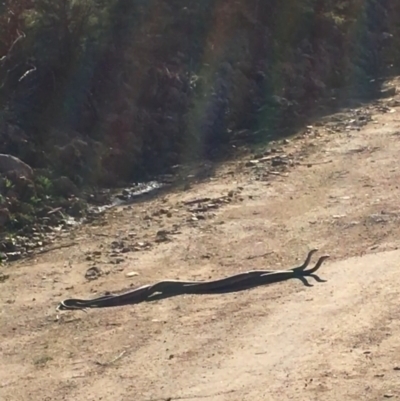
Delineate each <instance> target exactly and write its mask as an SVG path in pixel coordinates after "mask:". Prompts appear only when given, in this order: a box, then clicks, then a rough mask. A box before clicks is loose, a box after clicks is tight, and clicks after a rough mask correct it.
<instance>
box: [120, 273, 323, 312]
mask: <svg viewBox="0 0 400 401" xmlns="http://www.w3.org/2000/svg"><path fill="white" fill-rule="evenodd" d="M288 276H289V275H288V274H286V273H282V276H280V275H279V276H278V275H274V276H269V275H265V276H262V277H255V278H249V279H248V280H245V281H242V282H240V283H237V284H230V285H229V286H227V287H222V288H218V289H215V290H196V289H194V290H190V289H189V288H186V289H185V290H182V291H179V292H176V291H175V292H174V293H173V294H168V293H159V294H154V295H151V296H149V297H148V298H146V299H145V300H144V301H138V302H135V301H134V302H132V303H130V302H128V303H127V304H126V305H132V304H136V303H141V302H154V301H160V300H162V299H167V298H172V297H175V296H179V295H185V294H187V295H212V294H215V295H217V294H230V293H235V292H242V291H249V290H251V289H253V288H257V287H262V286H265V285H268V284H277V283H280V282H283V281H287V280H290V279H298V280H300V281H301V282H302V283H303V285H304V286H305V287H313V285H312V284H310V283H309V282H308V281H307V279H306V278H305V276H303V275H297V274H293V275H290V277H288ZM307 277H311V278H313V279H314V280H315V281H317V282H318V283H325V282H326V281H327V280H323V279H322V278H320V277H319V276H318V275H317V274H309V275H307Z"/></svg>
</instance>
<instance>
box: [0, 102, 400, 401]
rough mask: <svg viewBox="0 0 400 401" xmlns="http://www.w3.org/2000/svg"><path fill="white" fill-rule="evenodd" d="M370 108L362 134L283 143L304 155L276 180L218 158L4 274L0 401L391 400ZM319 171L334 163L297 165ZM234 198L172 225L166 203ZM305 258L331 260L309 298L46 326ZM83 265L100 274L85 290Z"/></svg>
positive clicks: (384, 206)
mask: <svg viewBox="0 0 400 401" xmlns="http://www.w3.org/2000/svg"><path fill="white" fill-rule="evenodd" d="M385 102H386V103H387V102H389V100H385V101H384V102H383V104H385ZM392 105H393V103H392ZM368 107H369V108H370V110H371V112H372V115H373V121H371V122H370V123H368V125H366V126H365V127H363V128H361V130H360V131H355V130H343V132H341V133H335V134H332V133H329V132H328V131H326V130H325V128H324V126H320V127H319V128H318V131H319V133H320V135H317V136H314V137H312V138H301V139H299V140H293V141H291V142H290V143H289V144H287V145H285V147H286V152H287V153H290V152H292V153H294V154H295V153H296V152H300V150H301V149H303V150H304V149H306V152H305V153H304V152H303V153H304V154H305V156H304V159H303V162H302V164H301V165H299V166H297V167H295V168H293V169H292V170H291V171H290V172H289V175H288V176H287V177H286V176H277V177H276V178H274V179H273V180H272V181H270V182H262V181H254V180H252V175H251V173H250V172H249V170H248V169H247V170H246V169H243V168H241V167H240V166H241V165H243V164H244V163H243V162H240V161H238V162H235V163H231V164H228V165H225V166H222V167H221V168H220V170H219V171H218V173H217V175H216V179H215V180H210V181H208V182H205V183H203V184H201V185H199V186H196V187H194V188H193V189H191V190H190V191H187V192H184V193H174V194H169V195H167V196H166V197H165V198H164V199H162V200H160V199H159V200H154V201H151V202H148V203H146V204H141V205H135V206H132V207H124V208H121V209H116V210H114V211H111V212H110V213H109V214H108V215H107V217H106V219H105V221H104V223H103V224H102V225H93V226H85V227H82V228H81V229H78V230H76V231H75V232H73V233H71V234H70V235H69V237H68V238H66V239H65V240H64V241H65V242H66V243H68V242H71V241H72V242H74V243H75V245H73V246H71V247H69V248H64V249H60V250H55V251H52V252H49V253H47V254H44V255H41V256H38V257H37V259H35V260H30V261H24V262H21V263H19V264H13V265H12V266H10V267H7V268H6V269H7V273H9V274H10V279H9V280H7V281H5V282H4V283H0V290H1V298H0V303H1V309H0V336H1V343H0V400H1V401H3V400H4V401H11V400H12V401H14V400H15V401H17V400H18V401H23V400H32V401H42V400H55V401H58V400H68V401H69V400H71V401H72V400H74V401H90V400H96V401H97V400H112V401H132V400H135V401H147V400H178V399H184V400H191V399H207V400H216V401H222V400H252V401H256V400H280V401H285V400H353V399H354V400H359V399H363V400H379V399H383V398H385V397H386V398H392V399H399V398H400V384H399V383H400V320H399V317H400V302H399V293H400V275H399V274H398V271H399V270H400V250H397V248H398V246H399V244H400V227H399V224H398V223H399V219H400V203H399V199H400V196H399V188H398V186H399V185H400V180H399V179H400V166H399V162H398V160H399V155H400V135H399V132H400V131H399V130H400V114H399V113H400V108H398V107H394V106H391V107H390V112H387V113H383V112H381V111H379V107H377V105H372V106H368ZM321 160H325V161H328V160H332V162H330V163H325V164H312V165H311V166H310V167H307V166H306V165H305V164H307V163H308V162H310V163H313V162H319V161H321ZM238 188H242V189H240V196H239V197H237V198H235V200H234V201H232V202H231V203H230V204H227V205H226V206H224V207H222V208H220V209H218V210H217V211H216V212H215V216H214V217H213V218H209V219H205V220H201V221H198V222H193V223H187V222H185V221H186V219H187V216H186V214H185V213H186V212H185V210H184V207H183V206H182V203H180V201H182V200H189V199H193V198H196V197H197V198H200V197H204V196H210V197H215V196H220V195H225V194H227V193H228V192H229V191H230V190H237V189H238ZM160 208H170V209H171V210H172V213H171V214H170V217H167V216H166V215H161V216H160V214H157V210H160ZM154 212H156V213H154ZM146 216H153V217H151V218H149V217H146ZM154 216H156V217H154ZM174 225H175V234H174V235H173V236H172V238H173V239H172V241H170V242H163V243H160V244H157V245H155V246H153V248H152V249H150V250H147V251H140V252H131V253H127V254H124V255H125V256H124V261H122V262H121V263H120V264H118V265H115V264H111V262H110V258H109V256H108V254H107V249H109V248H110V246H111V243H112V241H114V240H115V239H116V238H118V239H121V238H126V239H125V241H129V238H134V237H135V235H139V234H140V236H141V238H144V239H145V240H146V238H147V239H149V240H150V239H152V238H154V237H155V233H156V232H157V231H158V230H159V229H160V228H162V229H171V227H174ZM314 247H317V248H319V249H320V254H322V253H329V254H330V255H331V258H330V259H329V261H328V263H326V265H324V266H323V267H322V268H321V270H320V273H319V275H320V277H321V278H323V279H325V280H327V281H326V282H325V283H317V282H314V281H313V280H312V279H310V280H309V281H310V284H313V287H304V286H303V285H302V284H301V282H299V281H290V282H286V283H281V284H276V285H272V286H269V287H259V288H257V289H253V290H250V291H247V292H242V293H237V294H227V295H217V296H182V297H176V298H170V299H167V300H163V301H160V302H154V303H149V304H145V305H136V306H132V307H123V308H114V309H103V310H91V311H89V313H88V314H87V315H85V314H83V313H71V312H68V313H64V314H63V315H62V316H61V318H60V320H58V321H57V320H56V319H55V312H54V307H55V305H56V303H57V302H58V301H60V300H61V299H63V298H66V297H69V296H74V297H90V296H91V294H92V293H93V292H103V291H106V290H118V289H123V288H127V287H129V286H130V285H131V284H132V285H134V286H136V285H142V284H146V283H149V282H153V281H156V280H160V279H163V278H181V279H209V278H211V277H222V276H226V275H230V274H234V273H236V272H239V271H243V270H249V269H262V268H265V269H267V268H282V267H290V266H293V265H295V264H296V263H297V260H298V259H303V257H304V256H305V254H306V252H307V251H308V250H309V249H311V248H314ZM93 252H97V256H96V257H95V258H94V260H93V261H88V260H87V259H88V255H93ZM262 254H265V255H264V256H260V257H256V256H257V255H262ZM93 264H95V265H96V266H99V267H100V268H101V269H102V270H103V271H104V272H105V274H104V275H103V276H102V277H100V278H99V279H98V280H95V281H91V282H88V281H87V280H86V279H85V278H84V274H85V271H86V270H87V268H88V267H90V266H93ZM132 271H135V272H137V273H138V274H139V275H138V276H136V277H130V278H128V277H127V275H126V273H128V272H132ZM397 367H399V370H398V369H397Z"/></svg>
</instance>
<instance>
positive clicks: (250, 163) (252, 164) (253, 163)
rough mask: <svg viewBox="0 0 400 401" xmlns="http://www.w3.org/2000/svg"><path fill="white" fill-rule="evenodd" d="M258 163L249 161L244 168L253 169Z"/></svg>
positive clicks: (257, 161)
mask: <svg viewBox="0 0 400 401" xmlns="http://www.w3.org/2000/svg"><path fill="white" fill-rule="evenodd" d="M258 163H260V161H259V160H249V161H247V162H246V164H245V167H253V166H256V165H257V164H258Z"/></svg>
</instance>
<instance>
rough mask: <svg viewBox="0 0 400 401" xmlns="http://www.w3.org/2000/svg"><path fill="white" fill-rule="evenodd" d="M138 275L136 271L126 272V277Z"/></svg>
mask: <svg viewBox="0 0 400 401" xmlns="http://www.w3.org/2000/svg"><path fill="white" fill-rule="evenodd" d="M138 275H139V273H138V272H129V273H126V277H135V276H138Z"/></svg>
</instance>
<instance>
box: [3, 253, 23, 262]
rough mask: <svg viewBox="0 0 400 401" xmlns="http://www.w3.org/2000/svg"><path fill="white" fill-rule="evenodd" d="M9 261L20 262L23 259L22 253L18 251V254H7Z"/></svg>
mask: <svg viewBox="0 0 400 401" xmlns="http://www.w3.org/2000/svg"><path fill="white" fill-rule="evenodd" d="M6 255H7V259H8V261H10V262H13V261H15V260H19V259H21V258H22V253H21V252H19V251H17V252H7V254H6Z"/></svg>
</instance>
